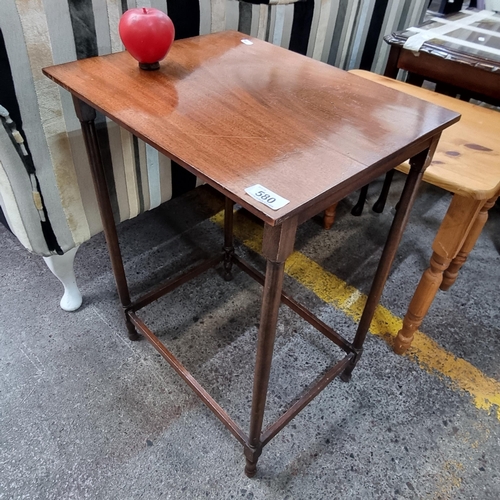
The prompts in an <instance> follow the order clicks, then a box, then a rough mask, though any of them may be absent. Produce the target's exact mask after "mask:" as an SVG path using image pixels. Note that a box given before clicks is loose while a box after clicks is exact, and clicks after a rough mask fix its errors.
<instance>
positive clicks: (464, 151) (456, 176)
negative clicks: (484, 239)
mask: <svg viewBox="0 0 500 500" xmlns="http://www.w3.org/2000/svg"><path fill="white" fill-rule="evenodd" d="M351 73H352V74H356V75H358V76H362V77H364V78H367V79H369V80H370V81H373V82H377V83H380V84H382V85H384V86H387V87H391V88H394V89H397V90H400V91H401V92H406V93H407V94H410V95H413V96H415V97H418V98H420V99H425V100H427V101H430V102H433V103H434V104H438V105H440V106H443V107H445V108H449V109H452V110H454V111H456V112H457V113H460V114H461V115H462V118H461V119H460V121H459V122H458V123H456V124H454V125H453V126H451V127H450V128H448V129H446V130H445V131H444V132H443V135H442V136H441V139H440V141H439V144H438V147H437V150H436V152H435V154H434V158H433V161H432V163H431V165H430V166H429V168H428V169H427V170H426V171H425V173H424V181H426V182H428V183H430V184H434V185H435V186H439V187H441V188H443V189H446V190H447V191H451V192H452V193H457V194H460V195H461V196H465V197H468V198H474V199H476V200H485V199H489V198H491V197H493V196H494V195H496V194H498V193H499V192H500V139H499V138H500V112H498V111H496V110H494V109H488V108H487V107H483V106H477V105H474V104H470V103H468V102H464V101H461V100H460V99H455V98H453V97H448V96H445V95H442V94H438V93H437V92H432V91H430V90H427V89H423V88H421V87H417V86H415V85H410V84H408V83H404V82H400V81H398V80H393V79H392V78H386V77H384V76H380V75H376V74H374V73H370V72H368V71H362V70H353V71H351ZM401 170H404V171H408V166H407V165H406V166H403V168H402V169H401Z"/></svg>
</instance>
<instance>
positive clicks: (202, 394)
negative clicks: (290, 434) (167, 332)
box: [126, 254, 360, 446]
mask: <svg viewBox="0 0 500 500" xmlns="http://www.w3.org/2000/svg"><path fill="white" fill-rule="evenodd" d="M224 260H225V255H224V254H223V255H221V256H215V257H212V258H210V259H207V260H205V261H203V262H202V263H200V264H198V265H197V266H195V267H193V268H192V269H189V270H188V271H186V272H184V273H183V274H181V275H179V276H176V277H174V278H172V279H170V280H168V281H166V282H165V283H163V284H161V285H159V286H158V287H156V288H155V289H153V290H151V291H150V292H149V293H147V294H145V295H144V296H142V297H141V298H139V299H137V300H136V301H134V303H133V304H132V305H131V306H130V307H129V308H128V309H127V310H126V316H127V319H128V321H130V322H131V323H132V324H133V325H134V327H135V328H136V329H137V331H138V332H139V333H141V334H142V335H143V336H144V337H145V338H146V339H147V340H148V341H149V342H150V343H151V344H152V345H153V347H154V348H155V349H156V350H157V351H158V352H159V353H160V355H161V356H162V357H163V358H164V359H165V360H166V361H167V362H168V363H169V364H170V366H171V367H172V368H173V369H174V370H175V371H176V372H177V373H178V374H179V375H180V376H181V377H182V379H183V380H184V381H185V382H186V383H187V384H188V385H189V386H190V387H191V389H192V390H193V391H194V392H195V393H196V394H197V396H198V397H199V398H200V399H201V400H202V401H203V402H204V403H205V405H206V406H207V407H208V408H209V409H210V410H211V411H212V412H213V413H214V414H215V416H216V417H217V418H218V419H219V420H220V421H221V422H222V423H223V424H224V425H225V426H226V427H227V428H228V429H229V431H230V432H231V433H232V434H233V435H234V436H235V437H236V439H237V440H238V441H239V442H240V443H241V444H242V445H244V446H249V438H248V435H247V434H246V433H245V432H244V431H243V430H242V429H241V427H240V426H239V425H238V424H237V423H236V422H235V421H234V420H233V419H232V418H231V417H230V415H229V414H228V413H227V412H226V411H225V410H224V409H223V408H222V407H221V406H220V405H219V403H217V401H215V399H214V398H213V397H212V396H211V395H210V394H209V393H208V392H207V391H206V390H205V389H204V388H203V387H202V385H201V384H200V383H199V382H198V381H197V380H196V379H195V378H194V376H193V375H192V374H191V373H190V372H189V370H187V368H186V367H185V366H184V365H183V364H182V363H181V362H180V361H179V359H177V357H176V356H175V355H174V354H173V353H172V352H171V351H170V350H169V349H168V348H167V347H166V346H165V345H164V344H163V343H162V341H161V340H160V339H159V338H158V337H157V336H156V335H155V333H154V332H153V331H152V330H151V329H150V328H149V327H148V326H147V325H146V323H145V322H144V321H143V320H142V319H141V318H140V317H139V316H138V315H137V311H139V310H140V309H142V308H143V307H145V306H147V305H148V304H150V303H152V302H154V301H155V300H157V299H159V298H161V297H162V296H164V295H166V294H168V293H170V292H171V291H173V290H175V289H176V288H178V287H179V286H181V285H183V284H185V283H187V282H188V281H191V280H192V279H194V278H196V277H197V276H199V275H200V274H202V273H204V272H205V271H207V270H209V269H211V268H213V267H216V266H217V265H219V264H221V263H222V262H224ZM231 260H232V263H233V264H235V265H236V266H238V267H239V268H240V269H241V270H243V271H244V272H245V273H246V274H248V275H249V276H250V277H252V278H253V279H254V280H255V281H257V282H258V283H260V284H261V285H263V284H264V281H265V276H264V275H263V274H262V273H261V272H259V271H258V270H257V269H255V268H254V267H253V266H252V265H251V264H249V263H247V262H246V261H244V260H243V259H241V258H240V257H238V256H237V255H234V254H232V255H231ZM226 262H227V261H226ZM281 302H282V303H283V304H285V305H287V306H288V307H290V308H291V309H292V310H293V311H294V312H296V313H297V314H299V315H300V316H301V317H302V318H303V319H305V320H306V321H307V322H308V323H309V324H311V325H312V326H313V327H314V328H315V329H316V330H318V331H319V332H321V333H322V334H323V335H324V336H325V337H327V338H328V339H329V340H331V341H332V342H333V343H335V344H336V345H337V346H338V347H340V348H341V349H342V350H344V351H345V352H346V356H345V357H344V358H343V359H341V360H340V361H338V362H337V363H336V364H335V365H334V366H332V367H331V368H329V369H328V370H327V371H326V372H325V373H324V374H323V375H321V376H320V377H319V378H318V379H317V380H315V381H314V382H313V383H312V384H311V385H310V386H309V387H308V388H307V389H306V390H305V391H304V392H303V394H302V395H301V396H300V397H299V398H298V399H297V400H296V401H295V402H294V403H293V404H291V406H290V407H289V408H288V410H286V412H285V413H283V414H282V415H281V416H280V417H279V418H278V419H277V420H276V421H275V422H274V423H273V424H271V425H269V426H268V427H267V429H265V430H264V431H263V432H262V435H261V439H260V441H261V445H262V446H264V445H266V444H267V443H268V442H269V441H270V440H271V439H272V438H273V437H274V436H276V434H278V432H279V431H280V430H282V429H283V428H284V427H285V426H286V425H287V424H288V423H289V422H290V421H291V420H292V419H293V418H294V417H295V416H296V415H297V414H298V413H299V412H300V411H301V410H302V409H303V408H304V407H305V406H307V405H308V404H309V403H310V402H311V401H312V400H313V399H314V398H315V397H316V396H317V395H318V394H319V393H320V392H321V391H322V390H323V389H324V388H325V387H326V386H327V385H328V384H329V383H330V382H331V381H332V380H333V379H335V378H336V377H337V376H339V375H340V374H342V373H343V371H344V370H345V369H346V368H347V366H348V365H349V364H350V363H351V362H352V361H353V359H354V358H355V357H356V356H358V355H359V354H360V353H359V351H356V350H355V349H354V348H353V346H352V345H351V343H350V342H348V341H347V340H346V339H345V338H344V337H342V336H341V335H340V334H339V333H337V332H336V331H334V330H333V329H332V328H331V327H329V326H328V325H327V324H326V323H324V322H323V321H321V320H320V319H319V318H317V317H316V316H314V315H313V314H312V313H311V312H310V311H309V310H307V309H306V308H305V307H304V306H303V305H301V304H299V303H298V302H297V301H295V300H294V299H292V298H291V297H289V296H288V295H287V294H285V293H284V292H283V291H282V292H281Z"/></svg>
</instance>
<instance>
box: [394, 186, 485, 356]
mask: <svg viewBox="0 0 500 500" xmlns="http://www.w3.org/2000/svg"><path fill="white" fill-rule="evenodd" d="M483 205H484V200H482V201H481V200H473V199H470V198H464V197H463V196H458V195H454V196H453V198H452V200H451V203H450V206H449V208H448V211H447V212H446V215H445V217H444V219H443V222H442V223H441V226H440V228H439V231H438V234H437V235H436V238H435V239H434V243H433V244H432V250H433V254H432V257H431V261H430V267H429V268H428V269H427V270H426V271H425V272H424V274H423V275H422V278H421V279H420V283H419V284H418V286H417V289H416V290H415V294H414V295H413V298H412V300H411V302H410V306H409V307H408V312H407V313H406V315H405V317H404V320H403V328H402V329H401V330H400V331H399V332H398V335H397V337H396V339H395V341H394V352H396V353H397V354H403V353H405V352H406V350H407V349H408V348H409V347H410V345H411V343H412V341H413V335H414V333H415V331H416V330H417V328H418V327H419V326H420V325H421V323H422V321H423V319H424V318H425V315H426V314H427V311H428V310H429V307H430V306H431V304H432V302H433V300H434V297H435V296H436V293H437V291H438V289H439V287H440V286H441V283H442V281H443V274H444V272H445V271H446V270H447V269H448V268H449V266H450V264H451V262H452V261H453V259H455V257H456V256H457V254H458V252H459V250H460V249H461V248H462V247H463V246H464V242H465V241H466V239H467V238H468V235H469V233H470V232H471V228H472V227H473V226H474V222H475V221H476V219H477V216H478V214H479V211H480V209H481V207H482V206H483Z"/></svg>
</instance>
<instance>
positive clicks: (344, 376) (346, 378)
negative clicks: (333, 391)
mask: <svg viewBox="0 0 500 500" xmlns="http://www.w3.org/2000/svg"><path fill="white" fill-rule="evenodd" d="M353 368H354V367H353ZM353 368H349V367H347V368H346V369H345V370H344V371H343V372H342V373H341V374H340V380H342V382H346V383H347V382H350V381H351V378H352V370H353Z"/></svg>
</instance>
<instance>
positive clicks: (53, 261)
mask: <svg viewBox="0 0 500 500" xmlns="http://www.w3.org/2000/svg"><path fill="white" fill-rule="evenodd" d="M78 248H79V247H75V248H72V249H71V250H68V251H67V252H66V253H65V254H63V255H52V256H50V257H44V258H43V260H44V261H45V263H46V264H47V267H48V268H49V269H50V270H51V271H52V274H53V275H54V276H55V277H56V278H57V279H58V280H59V281H60V282H61V283H62V284H63V285H64V295H63V296H62V299H61V302H60V305H61V309H64V310H65V311H76V310H77V309H78V308H79V307H80V306H81V305H82V294H81V293H80V290H78V286H77V284H76V278H75V271H74V269H73V264H74V262H75V255H76V251H77V250H78Z"/></svg>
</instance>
